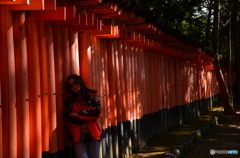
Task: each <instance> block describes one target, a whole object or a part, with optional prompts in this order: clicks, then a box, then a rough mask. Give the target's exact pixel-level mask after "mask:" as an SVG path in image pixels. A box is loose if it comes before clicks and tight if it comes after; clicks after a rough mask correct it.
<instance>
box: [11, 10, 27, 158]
mask: <svg viewBox="0 0 240 158" xmlns="http://www.w3.org/2000/svg"><path fill="white" fill-rule="evenodd" d="M13 33H14V52H15V66H16V67H15V69H16V93H17V96H16V107H17V157H19V158H22V157H24V156H25V157H30V149H29V147H30V146H29V92H28V66H27V41H26V40H27V39H26V31H25V13H24V12H22V11H19V12H15V13H13Z"/></svg>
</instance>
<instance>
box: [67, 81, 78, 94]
mask: <svg viewBox="0 0 240 158" xmlns="http://www.w3.org/2000/svg"><path fill="white" fill-rule="evenodd" d="M68 85H69V87H70V88H71V90H72V91H73V92H75V93H77V92H79V91H80V89H81V86H80V84H79V83H78V82H77V81H76V79H75V78H71V79H70V80H69V81H68Z"/></svg>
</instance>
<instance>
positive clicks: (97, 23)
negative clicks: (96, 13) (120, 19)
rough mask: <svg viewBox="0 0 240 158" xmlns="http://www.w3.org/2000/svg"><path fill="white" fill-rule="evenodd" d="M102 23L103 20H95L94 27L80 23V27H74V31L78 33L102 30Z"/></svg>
mask: <svg viewBox="0 0 240 158" xmlns="http://www.w3.org/2000/svg"><path fill="white" fill-rule="evenodd" d="M101 23H102V22H101V20H99V19H95V20H94V23H93V25H86V23H85V24H84V23H80V25H78V26H74V27H73V29H74V30H77V31H90V30H102V26H101Z"/></svg>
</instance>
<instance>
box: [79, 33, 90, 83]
mask: <svg viewBox="0 0 240 158" xmlns="http://www.w3.org/2000/svg"><path fill="white" fill-rule="evenodd" d="M79 41H80V42H79V51H80V52H79V54H80V72H81V77H82V79H83V80H84V82H85V83H86V85H87V86H88V87H92V78H91V77H90V70H91V65H90V62H91V47H90V44H89V35H88V34H87V33H86V32H79Z"/></svg>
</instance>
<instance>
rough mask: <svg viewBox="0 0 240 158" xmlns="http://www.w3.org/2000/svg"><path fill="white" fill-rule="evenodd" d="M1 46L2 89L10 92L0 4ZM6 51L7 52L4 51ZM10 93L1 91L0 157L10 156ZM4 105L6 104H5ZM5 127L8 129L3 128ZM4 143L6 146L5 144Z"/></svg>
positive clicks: (2, 15)
mask: <svg viewBox="0 0 240 158" xmlns="http://www.w3.org/2000/svg"><path fill="white" fill-rule="evenodd" d="M0 21H1V23H0V34H1V36H0V41H1V42H0V47H1V48H2V52H1V53H0V75H1V76H0V80H1V91H4V92H8V86H7V84H8V82H7V60H5V59H6V57H7V53H6V52H7V47H6V29H5V6H2V5H0ZM4 52H5V53H4ZM7 98H8V93H1V109H0V110H1V114H2V115H1V118H0V119H1V126H0V129H1V133H0V134H1V135H0V137H1V138H2V139H1V140H0V145H1V148H0V157H1V158H2V157H8V143H9V142H8V131H7V130H8V99H7ZM3 105H4V106H3ZM3 127H4V128H5V129H7V130H3ZM3 144H4V146H3Z"/></svg>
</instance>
